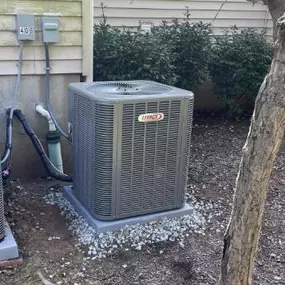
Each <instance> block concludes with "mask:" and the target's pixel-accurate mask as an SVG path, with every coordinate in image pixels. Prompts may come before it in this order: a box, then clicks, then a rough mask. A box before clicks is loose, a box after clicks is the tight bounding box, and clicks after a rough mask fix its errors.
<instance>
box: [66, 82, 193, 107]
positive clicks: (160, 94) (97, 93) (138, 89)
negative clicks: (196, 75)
mask: <svg viewBox="0 0 285 285" xmlns="http://www.w3.org/2000/svg"><path fill="white" fill-rule="evenodd" d="M69 88H70V90H73V92H74V93H76V94H80V95H81V96H83V97H86V98H88V99H91V100H95V101H99V102H102V103H107V104H108V103H109V104H116V103H119V102H127V101H128V102H130V101H136V102H140V101H146V100H150V99H151V98H153V99H155V100H157V99H159V98H161V99H163V100H172V99H177V98H178V97H179V98H183V97H185V98H189V93H191V92H190V91H189V92H188V91H187V92H185V90H182V89H179V88H175V87H170V86H166V85H164V84H160V83H156V82H152V81H144V80H137V81H120V82H116V81H114V82H110V81H106V82H92V83H87V82H82V83H72V84H70V85H69ZM191 94H192V93H191ZM106 95H107V96H106ZM150 97H151V98H150Z"/></svg>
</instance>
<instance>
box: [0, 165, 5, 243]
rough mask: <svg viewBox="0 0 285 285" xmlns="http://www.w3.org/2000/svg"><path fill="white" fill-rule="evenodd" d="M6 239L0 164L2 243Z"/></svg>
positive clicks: (0, 235)
mask: <svg viewBox="0 0 285 285" xmlns="http://www.w3.org/2000/svg"><path fill="white" fill-rule="evenodd" d="M4 237H5V220H4V190H3V181H2V170H1V163H0V243H1V241H2V240H3V239H4Z"/></svg>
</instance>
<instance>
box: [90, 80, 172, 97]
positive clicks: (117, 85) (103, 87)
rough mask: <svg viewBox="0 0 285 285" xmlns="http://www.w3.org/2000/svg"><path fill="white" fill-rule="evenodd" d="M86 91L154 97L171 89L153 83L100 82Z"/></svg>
mask: <svg viewBox="0 0 285 285" xmlns="http://www.w3.org/2000/svg"><path fill="white" fill-rule="evenodd" d="M87 90H88V91H91V92H96V93H97V92H98V93H103V94H114V95H156V94H165V93H168V92H170V91H171V88H169V87H167V86H163V85H157V84H153V83H145V84H142V83H135V82H106V83H104V82H102V83H98V84H93V85H91V86H89V87H87Z"/></svg>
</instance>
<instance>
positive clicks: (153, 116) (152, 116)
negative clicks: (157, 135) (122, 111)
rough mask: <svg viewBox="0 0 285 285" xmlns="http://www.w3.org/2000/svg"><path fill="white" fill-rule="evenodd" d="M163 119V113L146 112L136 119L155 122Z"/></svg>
mask: <svg viewBox="0 0 285 285" xmlns="http://www.w3.org/2000/svg"><path fill="white" fill-rule="evenodd" d="M163 119H164V114H163V113H148V114H142V115H140V116H139V117H138V121H139V122H142V123H148V122H157V121H162V120H163Z"/></svg>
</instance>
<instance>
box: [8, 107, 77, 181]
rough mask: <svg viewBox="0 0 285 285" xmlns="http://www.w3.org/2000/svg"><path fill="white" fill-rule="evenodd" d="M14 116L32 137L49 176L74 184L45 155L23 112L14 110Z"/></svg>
mask: <svg viewBox="0 0 285 285" xmlns="http://www.w3.org/2000/svg"><path fill="white" fill-rule="evenodd" d="M8 112H10V110H8ZM14 116H15V117H16V118H17V119H18V120H19V121H20V122H21V124H22V126H23V128H24V130H25V132H26V134H27V135H28V136H29V137H30V139H31V141H32V143H33V145H34V147H35V149H36V151H37V153H38V155H39V156H40V158H41V161H42V163H43V165H44V167H45V169H46V171H47V172H48V174H49V175H50V176H51V177H53V178H55V179H57V180H61V181H65V182H72V177H71V176H69V175H66V174H63V173H61V172H60V171H59V170H58V169H57V168H56V167H55V166H54V165H53V164H52V162H51V161H50V159H49V158H48V156H47V154H46V153H45V150H44V148H43V146H42V144H41V142H40V140H39V139H38V137H37V135H36V134H35V133H34V131H33V129H32V128H31V126H30V124H29V123H28V121H27V120H26V118H25V116H24V114H23V113H22V111H21V110H18V109H16V110H14Z"/></svg>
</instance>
